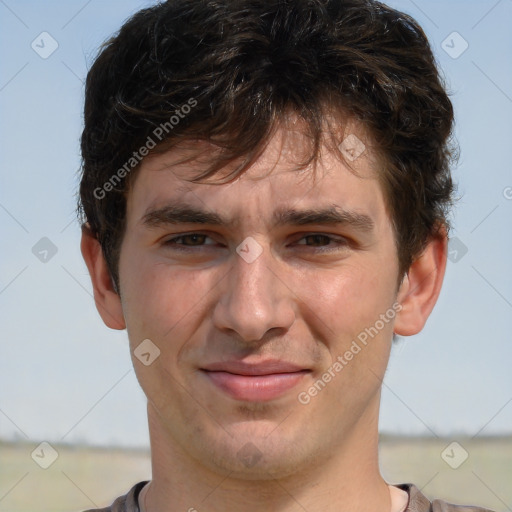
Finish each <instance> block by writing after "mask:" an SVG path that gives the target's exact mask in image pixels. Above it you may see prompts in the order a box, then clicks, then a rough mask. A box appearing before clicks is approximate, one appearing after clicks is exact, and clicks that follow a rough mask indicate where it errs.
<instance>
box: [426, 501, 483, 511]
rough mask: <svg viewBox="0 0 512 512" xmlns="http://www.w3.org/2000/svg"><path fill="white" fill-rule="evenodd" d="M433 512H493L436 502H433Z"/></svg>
mask: <svg viewBox="0 0 512 512" xmlns="http://www.w3.org/2000/svg"><path fill="white" fill-rule="evenodd" d="M432 512H492V510H489V509H488V508H481V507H471V506H468V505H452V504H451V503H447V502H446V501H442V500H434V501H433V502H432Z"/></svg>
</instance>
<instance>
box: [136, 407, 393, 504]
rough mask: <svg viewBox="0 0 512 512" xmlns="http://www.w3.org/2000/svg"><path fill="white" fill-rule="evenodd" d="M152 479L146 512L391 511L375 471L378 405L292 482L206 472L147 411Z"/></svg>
mask: <svg viewBox="0 0 512 512" xmlns="http://www.w3.org/2000/svg"><path fill="white" fill-rule="evenodd" d="M148 416H149V430H150V437H151V458H152V471H153V479H152V481H151V483H150V485H149V486H148V487H147V488H146V489H145V491H146V492H144V494H143V497H142V499H143V501H144V502H145V508H146V511H145V512H154V511H159V512H176V511H178V510H186V511H190V512H194V511H195V510H196V511H200V510H208V511H209V512H226V511H232V510H244V511H245V512H267V511H268V510H272V511H275V512H298V511H301V512H303V511H304V510H308V511H310V512H314V511H319V510H322V512H349V511H350V512H352V511H354V510H358V511H360V512H366V511H368V512H370V511H372V512H373V511H375V510H382V511H390V510H391V509H392V506H391V497H390V490H389V487H388V485H387V484H386V482H385V481H384V480H383V479H382V477H381V475H380V472H379V467H378V431H377V426H378V402H377V404H376V407H374V408H371V410H370V411H369V412H368V413H365V414H364V415H363V416H362V417H361V418H360V420H359V421H358V422H357V423H356V424H354V426H353V428H352V429H351V431H350V432H349V433H348V435H347V436H346V437H345V438H344V440H343V443H342V444H341V445H340V446H336V449H335V450H332V453H331V454H330V455H329V457H326V458H324V459H323V460H322V461H321V463H317V464H315V465H312V464H305V465H304V467H303V468H297V471H295V472H294V473H293V474H292V475H291V476H290V475H288V476H285V477H281V478H280V477H279V476H276V477H275V478H274V477H273V476H272V475H270V474H268V478H265V479H261V478H260V479H256V480H248V479H247V478H238V477H237V476H236V475H234V474H233V473H227V474H220V472H219V473H217V472H213V471H211V469H209V468H207V467H205V466H204V465H203V464H201V463H200V461H197V460H195V459H193V458H192V457H190V456H189V455H188V454H187V452H186V451H185V450H184V449H183V448H182V447H181V446H180V445H179V444H178V443H176V442H175V441H174V439H172V437H171V435H170V433H169V431H168V430H167V429H166V428H165V426H164V425H163V424H162V423H161V421H160V418H159V417H158V415H157V413H156V412H155V410H154V409H153V408H152V406H151V405H148Z"/></svg>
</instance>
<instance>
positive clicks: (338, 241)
mask: <svg viewBox="0 0 512 512" xmlns="http://www.w3.org/2000/svg"><path fill="white" fill-rule="evenodd" d="M187 237H204V238H210V239H211V237H210V236H208V235H207V234H206V233H183V234H181V235H178V236H175V237H172V238H169V239H167V240H165V241H164V243H163V245H164V246H166V247H172V248H173V249H176V250H178V251H192V250H194V248H196V247H205V246H206V245H214V244H204V243H203V244H197V245H183V244H179V243H178V242H177V240H180V239H184V238H187ZM310 237H322V238H324V240H325V239H327V240H328V241H329V242H333V243H334V244H335V245H336V246H337V247H332V248H328V247H326V246H322V245H321V246H315V245H307V244H298V245H302V246H304V247H313V248H314V249H316V250H317V251H319V252H328V251H333V250H336V249H337V248H340V247H346V246H348V245H349V242H348V240H347V239H345V238H342V237H340V238H338V237H333V236H332V235H327V234H324V233H308V234H305V235H304V236H302V237H301V238H299V239H298V240H305V239H306V238H310Z"/></svg>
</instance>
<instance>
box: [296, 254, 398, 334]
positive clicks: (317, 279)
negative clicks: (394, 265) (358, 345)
mask: <svg viewBox="0 0 512 512" xmlns="http://www.w3.org/2000/svg"><path fill="white" fill-rule="evenodd" d="M392 278H394V275H393V273H392V272H390V273H389V274H388V275H386V274H385V273H384V274H383V272H382V271H381V270H380V269H379V268H375V266H374V265H365V266H362V265H361V266H356V265H348V264H347V265H346V266H344V267H343V268H338V269H333V270H332V271H329V272H324V273H319V272H316V273H314V275H311V276H310V278H309V279H307V280H305V286H304V288H303V297H304V298H303V301H304V303H305V304H306V305H307V306H308V308H309V309H311V314H310V315H309V316H310V317H312V318H314V317H316V318H317V323H320V324H324V325H325V327H329V328H330V329H328V330H326V329H324V331H326V332H331V335H330V337H332V335H333V334H334V333H336V334H346V335H351V336H356V335H357V334H358V333H359V332H360V331H361V330H362V329H364V328H365V327H369V326H371V325H373V324H374V323H375V321H376V320H377V319H378V318H379V315H380V314H382V313H385V312H386V310H387V309H388V308H390V307H391V306H392V304H393V300H394V293H393V291H394V287H393V286H394V284H393V283H394V282H393V281H392Z"/></svg>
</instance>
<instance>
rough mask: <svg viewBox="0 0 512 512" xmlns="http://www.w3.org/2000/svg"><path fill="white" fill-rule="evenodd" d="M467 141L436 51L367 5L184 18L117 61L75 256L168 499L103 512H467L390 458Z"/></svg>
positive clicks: (95, 97)
mask: <svg viewBox="0 0 512 512" xmlns="http://www.w3.org/2000/svg"><path fill="white" fill-rule="evenodd" d="M452 124H453V110H452V105H451V103H450V101H449V99H448V97H447V95H446V92H445V90H444V87H443V85H442V83H441V81H440V78H439V75H438V72H437V69H436V66H435V62H434V58H433V56H432V52H431V49H430V47H429V44H428V42H427V40H426V37H425V35H424V33H423V32H422V30H421V28H420V27H418V25H417V24H416V23H415V22H414V21H413V20H412V19H411V18H410V17H408V16H406V15H405V14H403V13H400V12H397V11H394V10H392V9H390V8H388V7H386V6H384V5H383V4H380V3H377V2H373V1H370V0H351V1H335V0H240V1H233V0H217V1H215V2H212V1H210V0H208V1H207V0H188V1H186V2H185V1H179V0H172V1H168V2H165V3H162V4H159V5H157V6H155V7H152V8H148V9H145V10H142V11H140V12H139V13H137V14H135V15H134V16H133V17H132V18H131V19H130V20H128V21H127V22H126V23H125V24H124V26H123V27H122V28H121V30H120V32H119V33H118V34H117V35H116V36H115V37H114V38H112V39H111V40H110V41H108V43H107V44H106V45H105V46H104V47H103V48H102V50H101V52H100V55H99V56H98V58H97V59H96V61H95V63H94V65H93V66H92V68H91V70H90V72H89V74H88V77H87V84H86V99H85V128H84V132H83V136H82V154H83V177H82V182H81V187H80V207H81V210H82V214H83V221H84V225H83V237H82V253H83V256H84V259H85V261H86V263H87V266H88V269H89V272H90V275H91V279H92V283H93V287H94V297H95V301H96V305H97V308H98V311H99V313H100V315H101V317H102V318H103V320H104V322H105V323H106V325H107V326H109V327H111V328H113V329H125V328H126V329H127V331H128V336H129V340H130V347H131V353H132V359H133V364H134V366H135V371H136V374H137V378H138V380H139V382H140V384H141V386H142V389H143V390H144V392H145V394H146V396H147V398H148V421H149V428H150V438H151V456H152V469H153V475H152V480H151V482H141V483H139V484H137V485H135V487H133V488H132V489H131V491H130V492H129V493H128V494H127V495H126V496H123V497H121V498H118V499H117V500H116V501H115V503H114V504H113V505H112V507H111V508H108V509H104V510H110V511H115V512H121V511H123V512H128V511H129V512H134V511H138V510H140V511H143V512H144V511H145V512H171V511H172V512H175V511H178V510H184V511H186V510H188V511H189V512H192V511H195V510H198V511H203V510H204V511H206V510H207V511H223V512H225V511H235V510H244V511H247V512H253V511H268V510H272V511H278V512H292V511H299V510H300V511H304V510H306V511H310V512H313V511H320V510H321V511H323V512H331V511H337V512H353V511H360V512H366V511H368V512H370V511H372V512H374V511H376V510H378V511H386V512H387V511H390V512H402V511H405V510H407V511H430V510H433V511H452V510H453V511H455V510H459V508H458V507H456V506H452V505H447V504H446V503H444V502H441V501H434V502H433V504H431V503H430V501H429V500H428V499H427V498H426V497H425V496H423V495H422V494H421V493H420V492H419V490H418V489H417V488H416V487H415V486H413V485H412V484H403V485H388V483H386V482H385V481H384V479H383V478H382V476H381V475H380V472H379V467H378V453H377V449H378V413H379V401H380V391H381V383H382V379H383V376H384V372H385V370H386V365H387V362H388V358H389V353H390V349H391V343H392V339H393V337H394V335H395V334H397V335H403V336H409V335H412V334H416V333H418V332H419V331H420V330H421V329H422V328H423V326H424V324H425V322H426V320H427V318H428V316H429V314H430V312H431V311H432V309H433V307H434V304H435V302H436V300H437V297H438V295H439V292H440V288H441V284H442V280H443V276H444V272H445V266H446V254H447V231H448V224H447V221H446V214H447V211H448V208H449V206H450V201H451V193H452V188H453V186H452V181H451V177H450V171H449V166H450V163H451V156H452V153H451V150H450V146H449V140H450V134H451V130H452ZM464 510H473V511H476V510H482V509H477V508H469V509H464Z"/></svg>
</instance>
